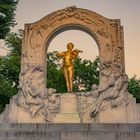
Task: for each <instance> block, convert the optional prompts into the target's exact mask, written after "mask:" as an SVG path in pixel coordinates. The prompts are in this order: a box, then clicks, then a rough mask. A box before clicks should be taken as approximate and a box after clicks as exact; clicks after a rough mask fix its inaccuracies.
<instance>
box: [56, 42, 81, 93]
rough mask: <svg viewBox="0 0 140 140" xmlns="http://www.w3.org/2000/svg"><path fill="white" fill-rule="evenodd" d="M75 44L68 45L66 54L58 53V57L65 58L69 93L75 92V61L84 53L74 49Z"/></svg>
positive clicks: (64, 70)
mask: <svg viewBox="0 0 140 140" xmlns="http://www.w3.org/2000/svg"><path fill="white" fill-rule="evenodd" d="M73 48H74V45H73V43H68V44H67V51H65V52H61V53H59V52H57V54H56V55H57V56H58V57H63V66H62V69H63V73H64V77H65V80H66V86H67V92H68V93H72V92H73V78H74V66H73V60H74V59H76V57H77V56H78V54H79V53H82V51H81V50H78V49H74V50H73Z"/></svg>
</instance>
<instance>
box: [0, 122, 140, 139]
mask: <svg viewBox="0 0 140 140" xmlns="http://www.w3.org/2000/svg"><path fill="white" fill-rule="evenodd" d="M0 140H140V124H51V123H50V124H45V123H43V124H41V123H40V124H16V123H15V124H8V123H3V124H0Z"/></svg>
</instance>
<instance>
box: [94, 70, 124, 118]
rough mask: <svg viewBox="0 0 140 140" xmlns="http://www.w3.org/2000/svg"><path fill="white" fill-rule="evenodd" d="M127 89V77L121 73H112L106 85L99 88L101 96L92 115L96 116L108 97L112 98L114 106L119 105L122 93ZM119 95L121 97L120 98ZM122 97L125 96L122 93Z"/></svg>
mask: <svg viewBox="0 0 140 140" xmlns="http://www.w3.org/2000/svg"><path fill="white" fill-rule="evenodd" d="M126 90H127V77H126V75H122V74H121V73H115V74H110V76H109V80H108V83H107V85H106V87H103V88H99V89H98V92H99V97H98V98H97V101H96V103H95V106H94V107H93V109H92V111H91V117H94V116H95V115H96V114H97V113H98V112H99V110H100V106H101V104H102V102H103V101H104V100H106V99H110V100H112V103H113V106H117V103H119V100H120V99H121V98H120V97H119V96H120V94H124V93H125V92H126ZM118 97H119V99H118ZM122 97H124V96H123V95H122Z"/></svg>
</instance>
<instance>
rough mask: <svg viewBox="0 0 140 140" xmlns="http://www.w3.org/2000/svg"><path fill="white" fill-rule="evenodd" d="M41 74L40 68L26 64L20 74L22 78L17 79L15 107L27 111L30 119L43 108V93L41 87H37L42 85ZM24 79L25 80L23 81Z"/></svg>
mask: <svg viewBox="0 0 140 140" xmlns="http://www.w3.org/2000/svg"><path fill="white" fill-rule="evenodd" d="M42 74H43V71H42V67H41V66H39V65H30V64H27V65H26V67H25V69H24V70H23V71H22V73H21V75H22V76H20V77H19V92H18V97H17V105H18V106H20V107H22V108H24V109H25V110H27V111H28V112H29V113H30V115H31V116H32V117H34V116H35V114H36V113H37V112H38V111H39V110H40V109H41V108H42V107H43V96H44V94H45V93H43V88H42V87H38V86H37V85H41V84H42V83H44V79H42V78H41V77H43V76H42ZM34 75H36V77H35V76H34ZM21 77H22V79H21ZM25 77H26V80H24V79H25Z"/></svg>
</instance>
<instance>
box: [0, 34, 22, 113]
mask: <svg viewBox="0 0 140 140" xmlns="http://www.w3.org/2000/svg"><path fill="white" fill-rule="evenodd" d="M5 42H6V44H7V47H8V48H9V49H10V50H9V53H8V54H7V56H4V57H1V58H0V112H1V111H2V110H3V109H4V107H5V105H6V104H7V103H8V102H9V99H10V98H11V97H12V96H13V95H15V94H16V93H17V91H18V89H17V86H18V81H19V78H18V76H19V72H20V56H21V37H20V36H19V35H17V34H15V33H11V34H9V35H8V36H7V37H6V39H5Z"/></svg>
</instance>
